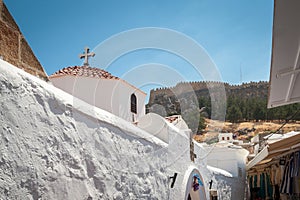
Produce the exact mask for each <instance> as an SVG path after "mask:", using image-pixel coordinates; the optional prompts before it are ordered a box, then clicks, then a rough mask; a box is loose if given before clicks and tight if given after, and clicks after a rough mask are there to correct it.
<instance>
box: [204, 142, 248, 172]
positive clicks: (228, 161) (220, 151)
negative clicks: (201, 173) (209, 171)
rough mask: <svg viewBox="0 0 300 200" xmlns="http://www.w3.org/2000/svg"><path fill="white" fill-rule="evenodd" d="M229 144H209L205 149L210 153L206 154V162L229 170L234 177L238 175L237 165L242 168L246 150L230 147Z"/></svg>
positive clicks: (244, 164)
mask: <svg viewBox="0 0 300 200" xmlns="http://www.w3.org/2000/svg"><path fill="white" fill-rule="evenodd" d="M229 146H231V145H226V143H223V144H222V145H221V146H219V145H218V144H216V145H211V146H210V147H209V148H208V149H207V151H209V152H210V153H209V154H208V156H207V164H208V165H210V166H213V167H217V168H220V169H224V170H226V171H228V172H230V173H231V174H232V175H233V176H234V177H238V176H239V173H238V172H239V169H238V168H239V167H242V169H244V168H245V167H244V166H246V159H247V156H248V153H249V152H248V151H247V150H245V149H242V148H231V147H229Z"/></svg>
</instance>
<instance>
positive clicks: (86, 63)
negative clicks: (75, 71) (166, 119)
mask: <svg viewBox="0 0 300 200" xmlns="http://www.w3.org/2000/svg"><path fill="white" fill-rule="evenodd" d="M95 55H96V54H95V53H94V52H90V48H88V47H85V48H84V53H83V54H79V58H80V59H82V58H84V63H83V65H84V66H89V57H91V56H92V57H94V56H95Z"/></svg>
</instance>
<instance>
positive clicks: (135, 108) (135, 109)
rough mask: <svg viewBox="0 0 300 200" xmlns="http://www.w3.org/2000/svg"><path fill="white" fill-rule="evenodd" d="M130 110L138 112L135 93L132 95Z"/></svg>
mask: <svg viewBox="0 0 300 200" xmlns="http://www.w3.org/2000/svg"><path fill="white" fill-rule="evenodd" d="M130 111H131V112H132V113H135V114H137V102H136V96H135V94H132V95H131V97H130Z"/></svg>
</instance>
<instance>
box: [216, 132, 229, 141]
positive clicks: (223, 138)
mask: <svg viewBox="0 0 300 200" xmlns="http://www.w3.org/2000/svg"><path fill="white" fill-rule="evenodd" d="M218 137H219V142H221V141H226V142H233V134H232V133H219V136H218Z"/></svg>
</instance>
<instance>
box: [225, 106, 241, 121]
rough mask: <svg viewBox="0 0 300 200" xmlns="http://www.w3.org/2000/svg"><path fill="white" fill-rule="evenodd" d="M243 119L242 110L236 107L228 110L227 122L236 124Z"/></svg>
mask: <svg viewBox="0 0 300 200" xmlns="http://www.w3.org/2000/svg"><path fill="white" fill-rule="evenodd" d="M242 118H243V115H242V112H241V109H240V108H239V107H238V106H236V105H231V106H230V107H229V108H228V110H227V120H229V121H230V122H233V123H236V122H238V121H241V120H242Z"/></svg>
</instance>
